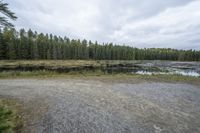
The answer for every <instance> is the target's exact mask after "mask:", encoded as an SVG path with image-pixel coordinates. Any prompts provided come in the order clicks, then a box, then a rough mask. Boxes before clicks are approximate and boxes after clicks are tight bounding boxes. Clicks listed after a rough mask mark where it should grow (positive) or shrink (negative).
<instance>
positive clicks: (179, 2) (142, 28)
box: [4, 0, 200, 49]
mask: <svg viewBox="0 0 200 133" xmlns="http://www.w3.org/2000/svg"><path fill="white" fill-rule="evenodd" d="M4 1H5V2H8V3H9V4H10V8H12V10H13V11H14V12H15V13H16V14H17V16H18V20H17V21H16V22H15V25H16V28H25V29H29V28H31V29H33V30H37V31H39V32H45V33H53V34H56V35H60V36H68V37H70V38H80V39H83V38H86V39H88V40H89V39H90V40H93V41H95V40H97V41H99V42H113V43H116V44H127V45H131V46H134V47H170V48H178V49H200V0H56V1H55V0H4Z"/></svg>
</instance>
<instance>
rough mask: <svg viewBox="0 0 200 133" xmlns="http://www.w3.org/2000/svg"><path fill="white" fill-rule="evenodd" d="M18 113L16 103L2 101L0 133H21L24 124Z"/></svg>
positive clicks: (0, 100) (0, 102)
mask: <svg viewBox="0 0 200 133" xmlns="http://www.w3.org/2000/svg"><path fill="white" fill-rule="evenodd" d="M17 111H18V108H16V105H15V103H13V102H12V101H9V100H3V99H0V133H14V132H19V130H20V129H19V127H20V126H21V124H22V123H21V120H20V117H19V116H18V115H17Z"/></svg>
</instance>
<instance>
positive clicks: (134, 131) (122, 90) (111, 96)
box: [0, 79, 200, 133]
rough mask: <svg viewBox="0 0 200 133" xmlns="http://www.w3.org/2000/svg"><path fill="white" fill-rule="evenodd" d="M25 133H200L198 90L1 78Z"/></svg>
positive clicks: (0, 88) (1, 89) (165, 85)
mask: <svg viewBox="0 0 200 133" xmlns="http://www.w3.org/2000/svg"><path fill="white" fill-rule="evenodd" d="M0 97H7V98H12V99H16V100H18V101H20V103H21V104H22V105H23V108H24V109H23V113H22V116H23V118H24V121H25V124H24V129H23V132H27V133H189V132H190V133H199V132H200V86H195V85H190V84H181V83H179V84H175V83H164V82H162V83H157V82H138V83H135V82H134V83H127V82H125V81H124V82H122V81H120V82H109V81H106V82H104V81H103V80H97V79H88V80H87V79H45V80H41V79H3V80H0Z"/></svg>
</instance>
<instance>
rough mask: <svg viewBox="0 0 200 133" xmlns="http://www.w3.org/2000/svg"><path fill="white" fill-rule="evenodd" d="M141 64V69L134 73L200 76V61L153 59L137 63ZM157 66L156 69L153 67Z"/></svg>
mask: <svg viewBox="0 0 200 133" xmlns="http://www.w3.org/2000/svg"><path fill="white" fill-rule="evenodd" d="M137 65H138V66H141V70H140V69H139V70H136V71H133V72H132V73H134V74H141V75H156V74H163V75H165V74H167V75H182V76H192V77H200V62H169V61H153V62H143V63H140V64H137ZM152 68H156V69H152Z"/></svg>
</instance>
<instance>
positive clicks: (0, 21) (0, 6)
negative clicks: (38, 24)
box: [0, 1, 17, 27]
mask: <svg viewBox="0 0 200 133" xmlns="http://www.w3.org/2000/svg"><path fill="white" fill-rule="evenodd" d="M0 12H1V13H2V14H4V16H6V17H4V16H0V26H8V27H13V25H12V24H11V23H10V22H9V21H8V19H7V18H10V19H12V20H16V19H17V17H16V16H15V14H14V13H13V12H12V11H10V10H9V9H8V4H7V3H3V2H2V1H0Z"/></svg>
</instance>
